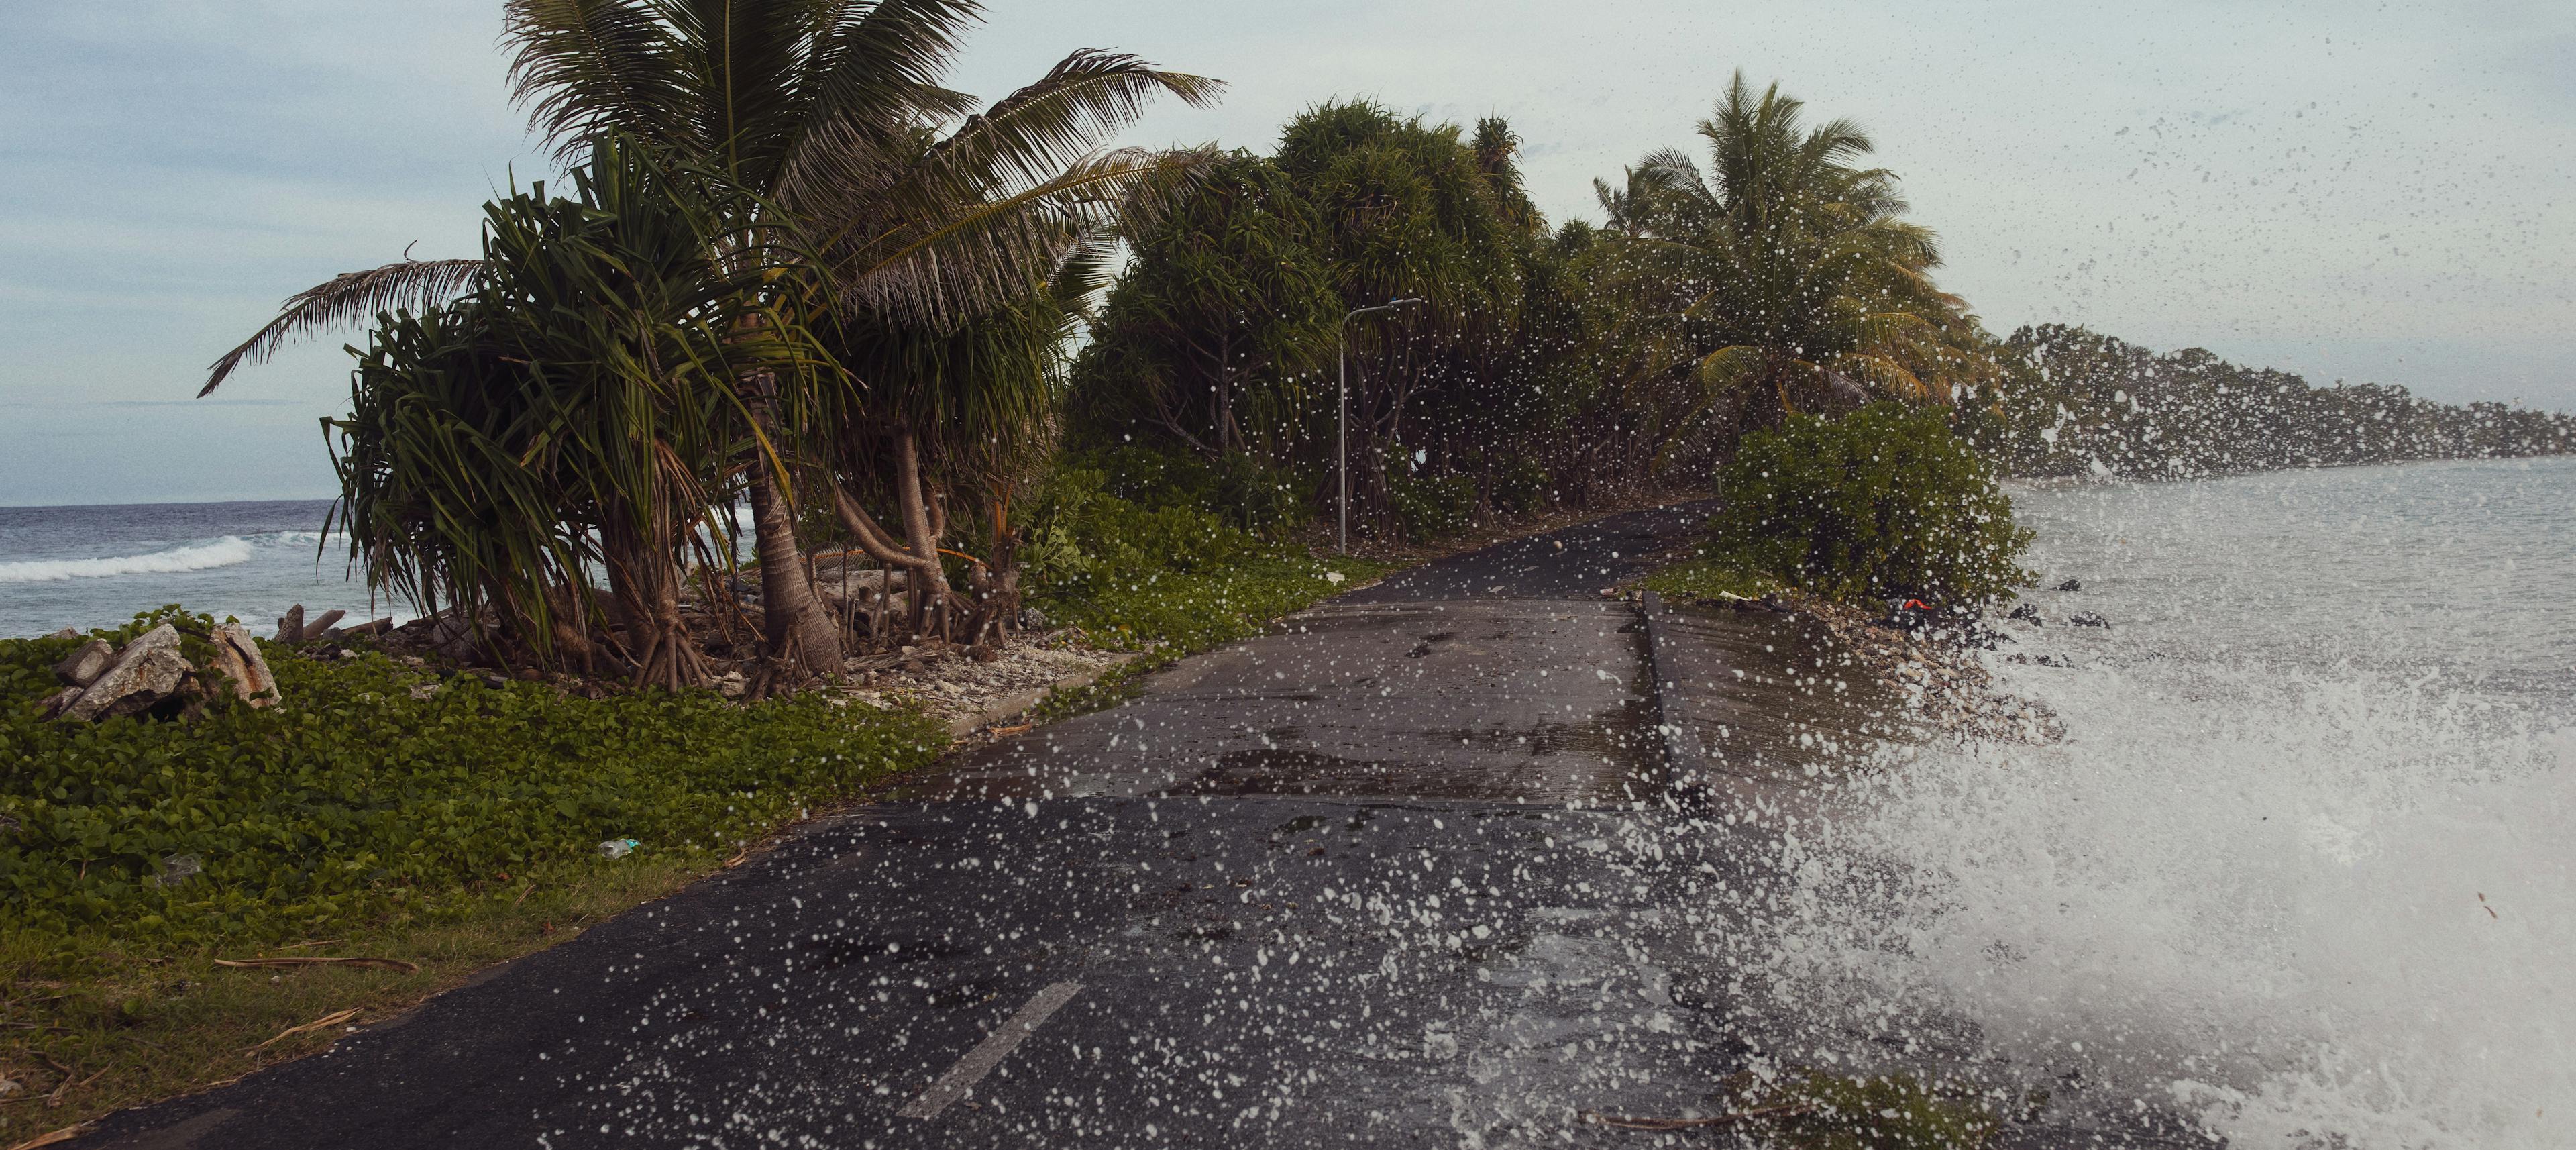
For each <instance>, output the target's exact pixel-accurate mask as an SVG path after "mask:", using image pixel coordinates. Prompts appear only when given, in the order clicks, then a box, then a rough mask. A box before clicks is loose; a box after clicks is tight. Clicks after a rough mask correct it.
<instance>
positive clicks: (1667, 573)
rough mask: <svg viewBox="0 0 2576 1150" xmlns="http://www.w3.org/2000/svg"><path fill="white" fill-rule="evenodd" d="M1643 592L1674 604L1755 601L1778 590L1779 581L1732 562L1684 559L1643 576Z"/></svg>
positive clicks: (1779, 586) (1779, 587)
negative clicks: (1733, 600)
mask: <svg viewBox="0 0 2576 1150" xmlns="http://www.w3.org/2000/svg"><path fill="white" fill-rule="evenodd" d="M1642 585H1643V586H1644V587H1645V588H1646V589H1647V590H1649V591H1652V592H1654V593H1655V594H1657V595H1661V596H1663V597H1664V598H1665V599H1666V600H1668V601H1671V602H1675V603H1707V602H1720V601H1724V600H1728V599H1759V598H1761V597H1763V596H1764V595H1768V594H1771V593H1772V592H1775V591H1778V590H1780V589H1781V584H1780V581H1779V580H1777V579H1773V578H1771V577H1770V576H1768V575H1764V574H1761V573H1759V572H1754V571H1748V570H1746V569H1744V568H1742V567H1739V566H1737V565H1735V564H1733V563H1728V562H1725V561H1722V560H1715V559H1704V558H1701V559H1685V560H1683V561H1681V562H1679V563H1674V564H1672V565H1670V566H1667V567H1664V568H1661V569H1659V570H1657V571H1655V572H1654V573H1653V574H1651V575H1648V576H1646V578H1645V580H1644V582H1643V584H1642Z"/></svg>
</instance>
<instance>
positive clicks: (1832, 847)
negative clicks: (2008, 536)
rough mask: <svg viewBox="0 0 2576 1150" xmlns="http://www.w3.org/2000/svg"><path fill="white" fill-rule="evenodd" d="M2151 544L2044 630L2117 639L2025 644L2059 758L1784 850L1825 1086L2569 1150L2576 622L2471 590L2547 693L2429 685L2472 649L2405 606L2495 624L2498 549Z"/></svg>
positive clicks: (1914, 759) (1950, 778)
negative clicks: (2083, 614)
mask: <svg viewBox="0 0 2576 1150" xmlns="http://www.w3.org/2000/svg"><path fill="white" fill-rule="evenodd" d="M2358 478H2368V479H2370V480H2372V481H2374V482H2389V483H2411V484H2418V485H2423V484H2429V483H2430V482H2431V481H2435V480H2445V476H2444V475H2443V474H2441V473H2428V474H2426V475H2424V476H2421V477H2418V476H2416V475H2412V474H2409V475H2403V476H2397V477H2394V478H2389V477H2382V476H2376V475H2373V476H2367V477H2358ZM2456 478H2457V476H2451V477H2450V479H2456ZM2280 482H2289V481H2280ZM2301 482H2315V481H2314V480H2301ZM2220 494H2224V493H2223V492H2213V491H2207V490H2186V489H2171V490H2169V491H2164V492H2157V491H2139V492H2132V493H2127V494H2122V495H2120V498H2121V499H2122V500H2124V501H2127V502H2126V503H2124V504H2123V507H2124V509H2127V510H2130V511H2132V512H2134V510H2135V507H2138V506H2146V505H2148V504H2150V503H2151V502H2152V501H2155V500H2159V499H2166V500H2170V501H2171V502H2172V503H2173V504H2174V505H2175V506H2176V507H2181V508H2191V507H2204V506H2206V505H2207V504H2209V503H2210V502H2212V501H2214V500H2215V499H2217V497H2218V496H2219V495H2220ZM2472 494H2475V493H2474V492H2473V493H2472ZM2087 498H2089V499H2092V500H2093V502H2096V503H2099V502H2104V501H2105V498H2106V497H2087ZM2034 502H2038V503H2041V505H2042V506H2048V505H2049V501H2047V500H2044V499H2037V500H2034ZM2069 502H2071V501H2069ZM2480 502H2483V500H2482V499H2481V500H2480ZM2061 505H2063V504H2061ZM2422 514H2423V515H2425V516H2426V517H2428V518H2439V519H2440V520H2441V521H2447V522H2456V521H2457V520H2458V519H2459V518H2460V516H2459V515H2458V514H2456V509H2455V508H2451V507H2447V506H2433V507H2430V508H2428V509H2427V510H2425V511H2424V512H2422ZM2143 518H2144V516H2143V515H2142V514H2137V513H2133V514H2130V515H2128V516H2126V517H2124V518H2122V519H2121V520H2119V522H2118V526H2117V529H2116V531H2117V534H2116V535H2113V536H2111V538H2112V539H2113V540H2114V541H2116V542H2117V543H2118V544H2122V545H2126V549H2125V550H2117V549H2114V548H2112V547H2109V546H2103V547H2098V548H2093V549H2092V550H2090V551H2088V552H2085V554H2086V555H2087V557H2088V563H2087V565H2086V566H2084V567H2083V568H2082V573H2083V574H2084V575H2085V576H2087V577H2088V580H2087V582H2088V586H2087V591H2086V592H2085V595H2084V598H2083V599H2082V600H2080V601H2079V600H2076V599H2072V598H2067V599H2059V598H2043V599H2042V600H2041V602H2042V603H2043V605H2044V606H2046V607H2047V608H2048V609H2049V610H2052V611H2054V610H2067V609H2072V607H2073V606H2075V605H2081V606H2084V607H2087V608H2091V607H2094V606H2097V605H2101V606H2105V607H2106V608H2107V609H2108V610H2109V611H2110V613H2111V614H2112V615H2113V617H2114V620H2115V626H2114V629H2112V630H2110V631H2091V630H2076V629H2069V628H2061V627H2055V626H2051V627H2046V628H2041V629H2038V630H2036V631H2030V630H2024V631H2023V632H2022V634H2023V637H2024V639H2025V643H2024V646H2025V647H2026V648H2030V649H2037V650H2043V651H2045V650H2058V651H2064V652H2071V653H2073V654H2075V655H2076V656H2077V661H2078V662H2079V663H2081V664H2083V665H2082V666H2081V667H2079V668H2074V669H2069V668H2063V667H2044V666H2038V665H2032V664H2013V663H2008V662H2003V661H2001V660H1996V661H1994V662H1993V663H1992V666H1993V669H1994V670H1995V671H1996V672H1997V673H1998V675H1999V677H2000V680H2001V683H2002V685H2003V686H2004V687H2006V688H2007V689H2009V690H2012V691H2015V692H2017V693H2021V694H2025V695H2030V696H2033V697H2037V698H2041V699H2044V700H2046V701H2047V702H2048V703H2049V704H2050V705H2051V706H2053V707H2054V708H2055V709H2056V710H2057V712H2058V714H2059V716H2060V717H2061V718H2062V719H2063V720H2064V721H2065V724H2066V728H2067V731H2068V737H2067V740H2066V741H2065V742H2064V743H2063V744H2061V745H2057V746H2051V747H2028V746H1974V747H1957V746H1950V747H1935V748H1930V749H1924V750H1920V751H1915V752H1907V753H1904V754H1903V755H1902V756H1901V757H1902V758H1903V759H1904V760H1905V761H1901V762H1891V763H1890V764H1889V767H1890V768H1891V769H1889V770H1887V771H1885V772H1883V773H1881V774H1879V775H1877V776H1875V777H1874V778H1873V779H1871V780H1870V781H1869V782H1868V783H1866V784H1864V785H1863V786H1861V787H1860V788H1859V789H1858V792H1857V793H1856V794H1854V795H1853V796H1851V801H1850V802H1849V804H1848V805H1847V806H1845V807H1842V808H1840V809H1838V810H1837V811H1836V812H1835V814H1834V816H1833V817H1831V818H1828V819H1826V820H1824V821H1823V822H1822V823H1821V825H1817V826H1813V827H1809V828H1805V829H1804V830H1803V832H1802V834H1801V835H1800V836H1799V838H1798V839H1797V840H1796V841H1795V842H1793V843H1792V844H1791V845H1790V846H1789V847H1788V848H1787V850H1788V857H1787V858H1786V860H1785V861H1786V863H1787V864H1788V866H1787V872H1786V873H1788V874H1789V875H1791V876H1792V877H1790V878H1789V879H1788V880H1787V889H1786V891H1785V892H1784V896H1783V907H1784V909H1783V912H1782V913H1781V914H1780V915H1778V916H1777V917H1776V918H1773V919H1771V920H1770V921H1769V922H1768V923H1766V924H1765V929H1761V930H1759V931H1757V932H1755V933H1754V935H1753V936H1750V937H1748V938H1747V939H1746V940H1745V948H1744V950H1743V952H1742V954H1741V961H1743V962H1744V963H1745V964H1746V965H1747V966H1749V967H1753V968H1756V969H1757V970H1758V971H1759V978H1758V981H1761V982H1764V983H1767V984H1768V986H1769V988H1770V989H1771V991H1772V992H1773V993H1774V995H1775V996H1776V997H1777V999H1778V1001H1781V1002H1783V1003H1785V1004H1789V1010H1788V1011H1787V1012H1786V1013H1791V1014H1799V1015H1804V1016H1806V1017H1807V1018H1809V1019H1811V1020H1813V1021H1814V1022H1816V1023H1819V1024H1820V1025H1818V1026H1816V1027H1814V1028H1812V1029H1810V1030H1808V1031H1807V1032H1805V1033H1802V1034H1799V1035H1797V1036H1796V1040H1797V1041H1800V1042H1803V1043H1806V1044H1808V1045H1809V1046H1810V1047H1811V1049H1810V1050H1809V1051H1808V1053H1810V1054H1816V1055H1819V1056H1822V1055H1824V1054H1832V1055H1835V1056H1838V1057H1843V1058H1851V1057H1854V1056H1856V1055H1857V1056H1859V1057H1861V1058H1864V1059H1866V1058H1868V1057H1869V1056H1871V1055H1872V1053H1873V1052H1878V1051H1885V1050H1888V1049H1891V1047H1890V1046H1889V1045H1888V1044H1887V1043H1886V1042H1884V1041H1883V1040H1884V1039H1888V1038H1894V1039H1897V1040H1898V1042H1897V1045H1898V1046H1911V1045H1912V1044H1914V1043H1916V1042H1917V1041H1919V1042H1920V1043H1921V1044H1923V1045H1924V1046H1926V1047H1930V1048H1935V1049H1946V1050H1947V1051H1948V1052H1949V1053H1948V1054H1945V1055H1944V1057H1950V1056H1954V1055H1957V1054H1958V1053H1959V1052H1961V1051H1962V1050H1971V1049H1973V1052H1974V1053H1976V1054H1979V1055H1984V1056H1991V1058H1992V1061H1991V1062H1988V1063H1986V1067H1987V1069H1988V1071H1989V1072H1991V1073H1993V1074H1995V1075H1999V1076H2007V1077H2009V1076H2014V1075H2023V1076H2026V1081H2027V1084H2028V1085H2032V1086H2046V1087H2049V1088H2051V1091H2052V1094H2053V1096H2054V1097H2055V1098H2056V1099H2057V1100H2058V1101H2059V1103H2060V1104H2061V1105H2069V1106H2072V1107H2073V1108H2074V1109H2077V1110H2081V1109H2082V1108H2083V1107H2084V1105H2085V1104H2086V1103H2085V1102H2084V1099H2085V1098H2090V1099H2093V1100H2095V1104H2099V1105H2104V1106H2107V1108H2109V1109H2112V1110H2120V1109H2127V1108H2128V1107H2130V1106H2131V1105H2133V1104H2134V1100H2139V1099H2145V1100H2150V1101H2155V1102H2160V1103H2162V1104H2164V1105H2165V1106H2167V1107H2169V1108H2170V1109H2171V1110H2172V1111H2173V1112H2175V1113H2178V1114H2179V1115H2181V1116H2183V1117H2184V1118H2186V1119H2187V1120H2189V1121H2192V1122H2196V1123H2198V1124H2200V1125H2201V1126H2203V1127H2204V1128H2205V1129H2206V1130H2207V1131H2208V1132H2209V1133H2212V1134H2215V1135H2218V1136H2221V1137H2223V1138H2225V1139H2227V1140H2228V1144H2230V1145H2233V1146H2237V1147H2266V1148H2275V1147H2277V1148H2280V1150H2308V1148H2321V1147H2338V1148H2348V1150H2377V1148H2383V1147H2386V1148H2402V1150H2417V1148H2438V1147H2479V1148H2499V1150H2523V1148H2531V1150H2537V1148H2540V1147H2567V1146H2576V984H2571V983H2576V980H2571V979H2570V977H2569V974H2570V971H2571V969H2576V967H2571V961H2576V960H2571V958H2570V956H2571V955H2576V845H2571V844H2576V832H2571V830H2570V828H2571V827H2576V706H2571V704H2570V701H2569V698H2568V695H2567V693H2566V691H2565V689H2564V684H2565V682H2566V679H2565V678H2564V677H2563V676H2562V677H2557V678H2552V677H2550V676H2552V675H2556V674H2557V672H2555V671H2552V670H2551V668H2553V667H2564V666H2566V663H2567V659H2566V654H2567V652H2566V649H2565V648H2564V647H2563V646H2559V645H2557V644H2556V642H2555V641H2554V640H2553V639H2552V638H2551V637H2552V636H2559V635H2563V634H2565V633H2566V615H2565V612H2566V611H2567V610H2568V606H2567V604H2566V603H2565V602H2564V601H2562V600H2560V599H2558V598H2556V597H2555V596H2554V595H2552V594H2549V593H2546V592H2541V593H2534V592H2531V591H2530V590H2528V587H2529V582H2528V581H2525V582H2524V583H2521V584H2516V583H2512V582H2511V581H2498V582H2497V583H2496V585H2495V586H2492V587H2487V586H2481V587H2479V588H2478V590H2479V591H2481V592H2483V593H2482V594H2479V595H2476V596H2473V597H2471V598H2469V603H2470V604H2472V605H2474V606H2475V607H2476V608H2477V609H2479V610H2483V611H2487V612H2491V613H2494V614H2496V615H2499V616H2503V617H2506V618H2508V619H2511V620H2513V621H2514V623H2515V625H2517V626H2518V627H2520V628H2521V630H2522V633H2523V637H2522V639H2521V642H2522V643H2523V646H2521V647H2518V648H2505V650H2506V651H2508V652H2510V653H2511V655H2513V656H2515V657H2517V658H2518V661H2520V662H2523V663H2527V664H2529V667H2528V670H2529V671H2530V672H2531V673H2530V674H2528V675H2524V676H2522V677H2519V678H2509V677H2506V676H2502V675H2499V674H2496V673H2495V672H2494V671H2493V670H2492V669H2489V668H2470V669H2466V670H2445V669H2442V663H2443V662H2444V660H2442V659H2434V660H2431V661H2430V662H2426V661H2419V660H2410V659H2407V658H2404V657H2403V656H2405V655H2406V654H2408V653H2409V652H2420V651H2424V650H2426V649H2430V650H2431V651H2433V652H2434V653H2435V654H2437V655H2447V654H2449V653H2450V652H2451V650H2453V647H2452V646H2450V645H2446V644H2444V643H2443V642H2442V641H2441V639H2442V636H2441V634H2440V631H2441V629H2442V628H2441V626H2440V623H2439V620H2438V619H2431V618H2427V614H2428V612H2427V611H2426V610H2425V609H2423V608H2421V607H2414V606H2411V604H2413V603H2416V602H2419V601H2420V602H2428V603H2442V602H2447V601H2448V596H2458V595H2467V594H2468V593H2467V592H2464V591H2461V590H2460V586H2461V584H2462V577H2461V576H2460V575H2459V574H2458V572H2461V571H2469V572H2471V573H2472V574H2474V572H2475V570H2476V569H2477V568H2478V565H2479V564H2480V563H2481V562H2488V561H2491V559H2492V552H2491V551H2490V550H2479V549H2473V548H2471V547H2468V546H2462V547H2459V548H2456V549H2452V550H2448V551H2447V552H2446V556H2447V558H2448V562H2446V563H2440V564H2430V565H2426V564H2421V563H2419V562H2418V559H2419V558H2420V557H2419V556H2416V555H2413V554H2411V553H2403V552H2401V551H2400V550H2399V549H2395V548H2390V547H2387V546H2385V545H2384V544H2382V543H2380V542H2378V541H2377V540H2370V539H2365V540H2362V541H2360V542H2356V543H2353V544H2351V545H2349V546H2348V547H2342V548H2340V549H2339V548H2337V547H2334V546H2331V545H2328V544H2325V543H2319V544H2317V545H2316V546H2314V547H2312V548H2311V549H2310V550H2309V551H2307V552H2306V553H2305V554H2304V556H2303V559H2302V561H2301V562H2297V563H2291V562H2286V561H2285V562H2280V563H2269V562H2263V561H2261V560H2260V558H2259V557H2253V556H2249V555H2247V554H2246V553H2245V551H2244V550H2243V549H2241V548H2235V549H2231V548H2227V547H2223V546H2220V545H2218V543H2217V542H2216V541H2215V538H2216V537H2222V536H2224V534H2225V533H2226V532H2228V531H2231V530H2248V529H2250V528H2248V527H2247V526H2246V523H2245V522H2244V521H2242V520H2241V519H2240V517H2236V516H2217V517H2210V518H2209V519H2208V520H2207V524H2208V525H2207V526H2205V527H2204V526H2199V525H2195V524H2191V523H2180V524H2174V525H2170V526H2166V527H2161V528H2159V529H2158V530H2157V531H2156V532H2155V533H2154V534H2152V535H2151V534H2148V533H2146V532H2145V530H2144V529H2143V528H2142V527H2141V526H2140V524H2141V521H2142V519H2143ZM2565 522H2566V520H2564V519H2563V518H2562V519H2558V520H2550V521H2545V522H2541V523H2538V524H2523V525H2520V526H2518V527H2517V530H2519V531H2522V532H2524V533H2526V534H2531V533H2541V532H2548V531H2557V532H2560V533H2562V534H2563V533H2564V531H2565V530H2566V529H2565V527H2564V526H2563V524H2564V523H2565ZM2059 529H2060V531H2061V532H2063V531H2070V530H2073V529H2074V528H2073V526H2072V525H2064V524H2061V525H2059ZM2062 540H2063V536H2062V535H2061V541H2062ZM2042 545H2043V548H2044V549H2050V542H2049V540H2047V539H2046V538H2045V537H2044V538H2043V544H2042ZM2054 550H2056V551H2057V552H2058V553H2059V554H2061V555H2062V554H2064V553H2065V552H2066V550H2067V548H2066V546H2064V545H2060V546H2058V547H2056V548H2054ZM2383 556H2392V557H2390V558H2383ZM2042 558H2043V560H2045V559H2047V558H2049V556H2043V557H2042ZM2229 560H2232V562H2231V561H2229ZM2186 561H2188V562H2191V563H2195V564H2199V565H2200V566H2198V567H2194V568H2189V569H2187V573H2188V575H2189V577H2183V576H2182V575H2179V574H2177V572H2178V571H2184V570H2186V569H2184V568H2181V567H2180V566H2179V565H2180V564H2182V563H2184V562H2186ZM2416 566H2427V567H2428V569H2429V571H2430V573H2428V574H2425V575H2423V576H2422V577H2421V578H2420V580H2419V579H2418V578H2416V577H2414V575H2413V572H2412V570H2411V569H2412V568H2413V567H2416ZM2446 572H2448V574H2446ZM2097 575H2099V576H2103V577H2104V578H2103V582H2104V583H2106V584H2110V585H2111V587H2110V589H2109V590H2107V591H2106V590H2105V588H2103V587H2096V586H2092V577H2095V576H2097ZM2436 580H2440V581H2439V582H2436ZM2123 587H2125V588H2127V590H2122V588H2123ZM2352 587H2374V588H2385V589H2386V590H2385V593H2384V594H2383V595H2382V597H2381V598H2378V599H2373V600H2363V599H2360V598H2359V597H2358V596H2357V595H2355V594H2354V593H2353V592H2352V591H2351V590H2350V588H2352ZM2516 588H2523V590H2520V591H2517V590H2516ZM2301 598H2304V599H2306V600H2308V601H2313V602H2317V603H2322V604H2331V605H2332V607H2331V610H2322V609H2321V610H2320V611H2319V613H2317V614H2314V615H2309V616H2304V617H2296V625H2297V626H2300V627H2305V628H2308V629H2309V634H2311V635H2312V636H2313V641H2312V642H2311V643H2310V644H2309V645H2308V646H2309V648H2310V650H2309V652H2308V653H2306V654H2305V655H2304V656H2302V655H2301V654H2300V653H2299V652H2297V651H2296V650H2295V646H2294V645H2293V644H2291V643H2289V642H2286V641H2281V640H2282V638H2283V636H2284V635H2285V634H2286V633H2287V631H2288V629H2289V627H2290V626H2291V624H2289V623H2286V622H2283V621H2282V619H2281V618H2280V616H2282V615H2283V613H2284V612H2285V611H2287V610H2289V609H2290V608H2289V605H2291V604H2294V603H2295V602H2296V601H2298V600H2300V599H2301ZM2258 626H2262V627H2265V628H2268V629H2266V630H2263V631H2262V632H2261V634H2260V635H2259V636H2258V637H2259V638H2262V639H2263V640H2264V641H2262V642H2247V641H2245V639H2244V637H2243V634H2242V630H2239V629H2243V630H2253V629H2255V628H2257V627H2258ZM2276 631H2277V632H2282V633H2283V634H2277V635H2276V634H2274V633H2273V632H2276ZM2232 632H2233V633H2232ZM2549 683H2555V684H2558V686H2557V687H2556V688H2555V689H2548V690H2539V689H2534V685H2535V684H2549ZM1827 1004H1830V1005H1827ZM1961 1024H1966V1025H1964V1026H1963V1025H1961ZM1945 1035H1946V1036H1947V1037H1944V1036H1945ZM1960 1035H1972V1036H1973V1037H1972V1038H1964V1039H1963V1038H1960V1037H1959V1036H1960ZM2078 1072H2080V1075H2079V1076H2080V1078H2081V1080H2083V1081H2085V1082H2087V1083H2090V1084H2091V1087H2090V1088H2089V1089H2087V1090H2085V1091H2083V1092H2081V1097H2073V1098H2072V1100H2071V1101H2070V1098H2071V1096H2073V1095H2075V1094H2076V1092H2071V1091H2069V1090H2067V1089H2066V1088H2065V1087H2064V1082H2065V1081H2066V1080H2067V1078H2066V1076H2068V1075H2069V1074H2071V1073H2078Z"/></svg>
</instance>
